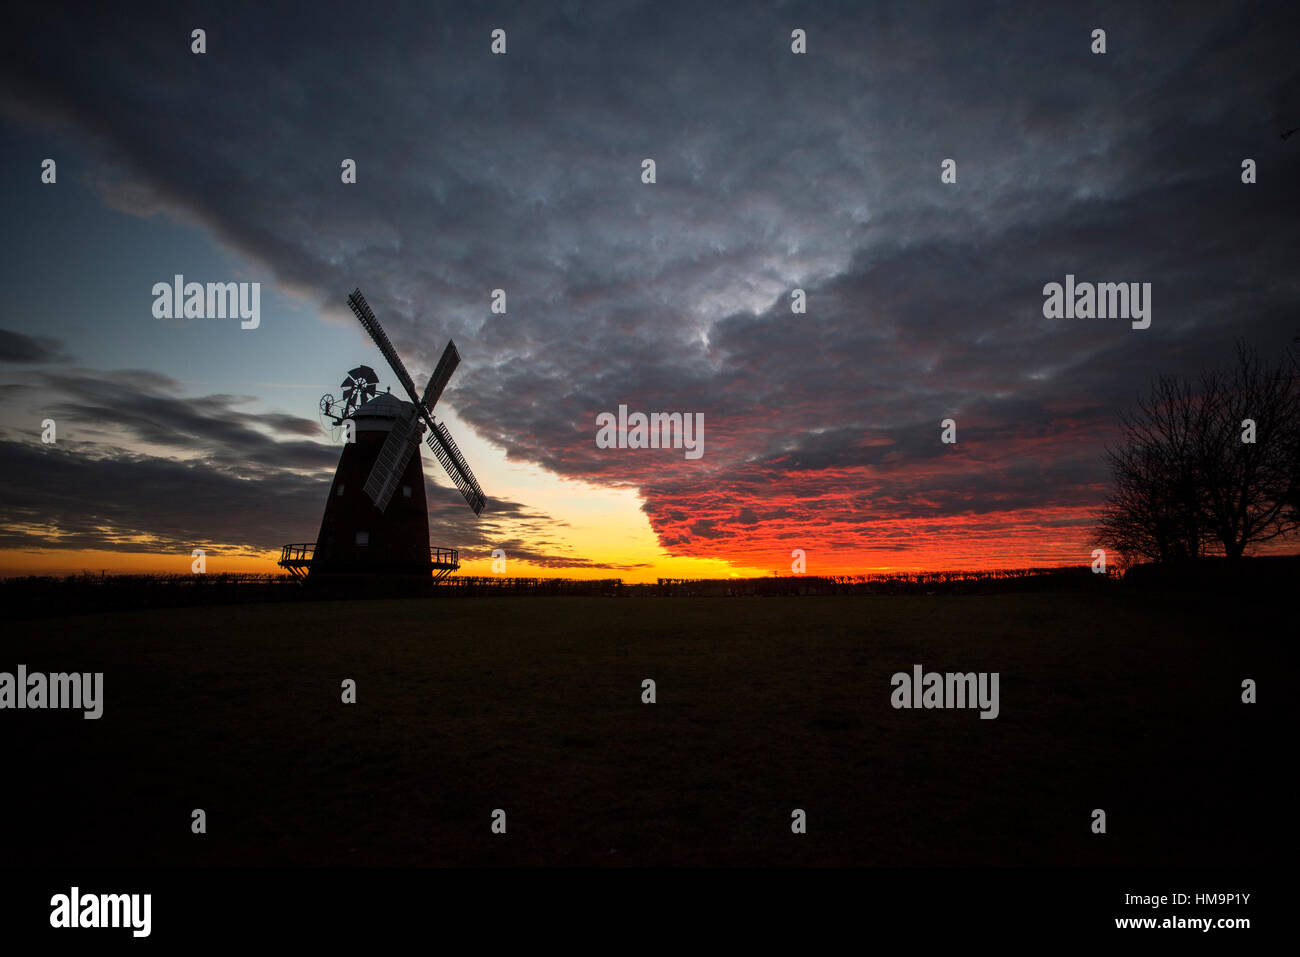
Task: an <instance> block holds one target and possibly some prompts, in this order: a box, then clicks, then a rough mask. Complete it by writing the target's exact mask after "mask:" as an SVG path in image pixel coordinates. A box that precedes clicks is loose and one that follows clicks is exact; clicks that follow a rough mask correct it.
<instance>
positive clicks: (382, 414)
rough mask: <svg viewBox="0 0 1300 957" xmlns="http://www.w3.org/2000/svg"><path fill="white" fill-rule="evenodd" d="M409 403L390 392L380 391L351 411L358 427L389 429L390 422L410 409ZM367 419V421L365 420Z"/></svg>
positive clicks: (406, 413) (407, 412)
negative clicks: (354, 410)
mask: <svg viewBox="0 0 1300 957" xmlns="http://www.w3.org/2000/svg"><path fill="white" fill-rule="evenodd" d="M411 408H412V406H411V403H410V402H403V401H402V400H401V399H399V398H398V397H397V396H395V395H393V394H392V393H390V392H381V393H380V394H379V395H377V396H375V397H374V398H373V399H370V400H369V401H366V402H363V403H361V405H360V406H359V407H358V408H357V411H356V412H354V413H352V418H353V420H355V421H356V423H357V428H358V429H366V428H370V429H385V430H387V429H389V428H391V427H392V423H393V422H394V421H395V420H397V419H399V418H401V417H403V416H405V415H409V414H410V411H411ZM367 420H368V421H367Z"/></svg>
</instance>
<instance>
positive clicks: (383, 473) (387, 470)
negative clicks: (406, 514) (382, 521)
mask: <svg viewBox="0 0 1300 957" xmlns="http://www.w3.org/2000/svg"><path fill="white" fill-rule="evenodd" d="M417 421H418V418H417V416H416V414H415V413H414V412H412V413H411V414H410V415H407V416H403V417H402V418H400V419H398V420H397V421H396V422H394V423H393V428H392V431H390V432H389V433H388V438H386V439H385V440H384V444H383V446H382V447H381V448H380V450H379V455H378V456H376V458H375V465H374V468H372V469H371V470H370V476H369V477H368V478H367V479H366V494H367V495H368V496H370V501H372V502H374V503H375V508H377V509H379V510H380V511H381V512H382V511H385V510H386V509H387V508H388V503H389V501H390V500H391V499H392V497H393V491H394V490H395V489H396V488H397V483H398V482H399V481H400V480H401V478H402V473H403V472H405V471H406V464H407V463H408V462H410V461H411V456H412V455H413V454H414V453H415V450H416V448H417V447H418V445H419V439H418V438H416V436H415V423H416V422H417Z"/></svg>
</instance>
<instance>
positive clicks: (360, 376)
mask: <svg viewBox="0 0 1300 957" xmlns="http://www.w3.org/2000/svg"><path fill="white" fill-rule="evenodd" d="M348 306H349V307H350V308H351V309H352V312H353V314H354V315H355V316H356V317H357V319H358V320H359V321H360V322H361V325H362V326H363V327H364V328H365V330H366V332H368V333H369V334H370V338H371V339H373V340H374V342H375V345H376V346H378V347H379V351H380V352H381V353H382V354H383V356H384V358H385V359H386V360H387V361H388V365H389V368H390V369H391V370H392V371H393V374H394V375H395V376H396V377H397V381H398V383H399V384H400V385H401V386H402V389H403V390H404V391H405V392H406V395H407V396H409V398H410V401H409V402H407V401H404V400H402V399H400V398H398V397H397V396H395V395H393V394H392V393H391V392H384V393H378V392H377V384H378V377H377V376H376V375H375V372H374V370H373V369H371V368H370V367H369V366H364V365H362V366H357V367H356V368H355V369H353V370H352V371H351V372H349V373H348V375H347V377H346V378H345V379H344V380H343V383H342V390H343V398H342V399H341V400H339V401H336V400H335V399H334V397H333V396H332V395H325V396H323V397H322V398H321V402H320V409H321V413H322V415H323V416H325V417H326V418H328V419H329V420H330V421H331V422H333V423H334V425H335V426H340V427H345V428H346V429H347V432H348V439H349V440H348V441H347V442H346V443H345V444H344V446H343V454H342V455H341V456H340V457H339V464H338V468H337V469H336V470H335V473H334V481H333V482H332V483H331V485H330V490H329V494H328V497H327V498H326V501H325V512H324V515H323V516H322V518H321V524H320V531H319V533H318V534H317V536H316V541H315V542H314V543H306V544H297V545H285V546H284V548H283V549H282V550H281V554H280V561H279V565H280V566H281V567H282V568H285V569H286V570H288V571H289V572H290V574H292V575H294V576H295V577H298V578H302V579H308V578H310V579H313V580H315V581H318V582H319V581H321V580H322V579H324V580H327V581H330V582H334V583H338V582H339V581H344V580H350V581H357V580H368V579H374V578H384V579H386V580H392V579H409V580H428V579H429V576H430V574H432V576H433V580H434V581H437V580H440V579H442V578H444V577H446V576H447V575H450V574H451V573H452V572H454V571H455V570H456V569H457V568H459V567H460V565H459V561H458V558H457V553H456V551H455V550H454V549H448V548H431V547H430V546H429V513H428V508H427V506H426V503H425V494H424V470H423V467H422V463H421V460H420V454H419V451H418V450H419V446H420V438H421V435H423V437H424V441H425V442H426V443H427V444H428V446H429V448H430V449H431V450H432V451H433V454H434V456H435V457H436V458H437V459H438V462H439V463H440V464H441V465H442V467H443V469H444V470H445V471H446V473H447V475H448V477H449V478H450V479H451V481H452V484H454V485H455V486H456V488H457V489H458V490H459V491H460V493H461V495H463V496H464V498H465V501H466V503H467V504H468V505H469V507H470V509H471V510H472V511H473V512H474V514H475V515H478V514H480V513H481V512H482V511H483V507H484V506H485V505H486V503H487V499H486V496H484V494H483V490H482V488H480V487H479V484H478V481H477V480H476V479H475V478H474V474H473V473H472V472H471V471H470V469H469V465H468V464H467V463H466V462H465V457H464V456H463V455H462V454H461V451H460V449H459V448H458V447H457V446H456V443H455V441H454V440H453V439H452V437H451V434H450V433H449V432H448V431H447V427H446V426H445V425H443V424H442V423H441V422H438V421H436V420H435V419H434V417H433V409H434V406H435V405H436V404H437V402H438V399H439V398H440V397H441V396H442V392H443V390H444V389H445V388H446V387H447V382H448V381H449V380H450V379H451V375H452V373H453V372H455V370H456V366H457V365H459V364H460V353H459V352H457V351H456V344H455V343H454V342H450V341H449V342H448V343H447V347H446V349H444V350H443V353H442V358H440V359H439V360H438V364H437V366H436V367H435V368H434V370H433V374H432V375H431V376H430V377H429V381H428V383H427V384H426V385H425V388H424V393H423V394H420V393H417V392H416V389H415V383H414V382H413V381H412V380H411V376H410V374H409V373H408V372H407V371H406V366H405V365H404V364H403V363H402V360H401V358H400V357H399V356H398V354H397V350H396V349H394V348H393V344H392V342H391V341H390V340H389V338H388V335H387V333H385V332H384V329H383V327H382V326H381V325H380V324H379V320H378V319H377V318H376V317H375V314H374V312H373V311H371V309H370V306H369V304H367V302H366V300H365V297H364V296H362V295H361V290H360V289H357V290H354V291H353V293H352V294H351V295H350V296H348ZM399 489H400V494H398V492H399Z"/></svg>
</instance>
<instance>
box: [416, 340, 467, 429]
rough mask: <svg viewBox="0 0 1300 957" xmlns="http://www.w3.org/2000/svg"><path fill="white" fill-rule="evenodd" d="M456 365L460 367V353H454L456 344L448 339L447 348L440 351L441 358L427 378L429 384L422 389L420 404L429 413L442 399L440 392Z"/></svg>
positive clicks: (445, 386) (445, 385)
mask: <svg viewBox="0 0 1300 957" xmlns="http://www.w3.org/2000/svg"><path fill="white" fill-rule="evenodd" d="M458 365H460V353H459V352H457V351H456V343H455V342H452V341H451V340H450V339H448V340H447V348H446V349H443V350H442V358H441V359H439V360H438V366H437V368H435V369H434V370H433V375H431V376H429V384H428V385H426V386H425V387H424V399H423V401H422V402H421V403H420V404H421V405H423V406H424V407H425V408H426V409H427V410H429V411H430V412H432V411H433V407H434V406H435V405H437V404H438V400H439V399H440V398H442V390H443V389H445V388H447V380H449V379H450V378H451V374H452V373H453V372H455V371H456V366H458Z"/></svg>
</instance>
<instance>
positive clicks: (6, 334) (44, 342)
mask: <svg viewBox="0 0 1300 957" xmlns="http://www.w3.org/2000/svg"><path fill="white" fill-rule="evenodd" d="M68 358H69V357H68V355H67V353H65V352H64V351H63V343H61V342H60V341H59V340H58V339H55V338H53V337H51V336H29V335H25V334H24V333H21V332H14V331H13V330H11V329H0V362H11V363H13V364H15V365H26V364H39V363H44V362H67V361H68Z"/></svg>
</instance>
